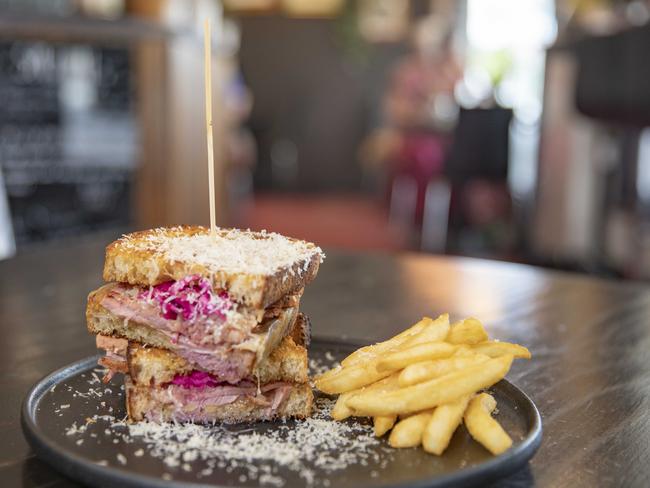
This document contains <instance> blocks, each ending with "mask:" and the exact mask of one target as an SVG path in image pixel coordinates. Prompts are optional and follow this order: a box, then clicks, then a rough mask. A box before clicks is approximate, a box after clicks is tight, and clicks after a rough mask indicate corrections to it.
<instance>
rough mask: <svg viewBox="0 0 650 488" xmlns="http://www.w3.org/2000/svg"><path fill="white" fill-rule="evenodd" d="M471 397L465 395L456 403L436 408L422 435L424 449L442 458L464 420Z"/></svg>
mask: <svg viewBox="0 0 650 488" xmlns="http://www.w3.org/2000/svg"><path fill="white" fill-rule="evenodd" d="M469 399H470V396H469V395H465V396H464V397H461V398H459V399H458V400H456V401H455V402H452V403H446V404H444V405H440V406H439V407H436V409H435V410H434V411H433V415H432V416H431V419H430V420H429V423H427V426H426V427H425V429H424V434H423V435H422V447H424V450H425V451H427V452H430V453H432V454H436V455H437V456H440V455H441V454H442V453H443V452H445V449H447V446H448V445H449V441H450V440H451V436H453V435H454V432H456V429H457V428H458V426H459V425H460V423H461V421H462V420H463V413H464V412H465V409H466V408H467V404H468V403H469Z"/></svg>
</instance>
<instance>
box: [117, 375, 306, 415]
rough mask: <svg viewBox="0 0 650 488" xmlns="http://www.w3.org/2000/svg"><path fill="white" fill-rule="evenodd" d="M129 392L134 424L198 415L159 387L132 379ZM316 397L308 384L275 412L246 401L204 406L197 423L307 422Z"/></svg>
mask: <svg viewBox="0 0 650 488" xmlns="http://www.w3.org/2000/svg"><path fill="white" fill-rule="evenodd" d="M124 385H125V392H126V410H127V414H128V417H129V420H130V421H131V422H139V421H142V420H147V419H148V420H153V421H156V422H171V421H174V420H177V419H178V418H179V416H180V417H187V416H191V415H193V414H195V412H196V406H195V405H190V404H186V405H181V406H179V405H176V404H175V403H174V401H173V400H172V399H171V398H169V397H168V396H167V395H165V394H161V392H162V391H163V390H164V389H162V388H158V387H148V386H138V385H135V384H133V382H132V381H131V380H130V378H129V377H128V376H126V377H125V381H124ZM313 402H314V394H313V393H312V390H311V387H310V386H309V385H308V384H306V383H304V384H301V385H292V388H291V391H290V393H289V395H288V398H287V399H286V400H285V401H284V402H283V403H282V404H281V405H280V406H279V408H277V409H276V410H271V409H269V408H268V407H264V406H261V405H259V403H257V402H256V401H255V400H254V399H253V398H250V397H243V398H239V399H237V400H235V401H234V402H232V403H228V404H226V405H210V404H207V405H205V404H204V405H202V406H201V407H199V408H200V410H201V412H200V414H198V415H200V417H197V418H194V419H192V420H194V421H195V422H202V423H211V422H223V423H240V422H255V421H259V420H273V419H276V418H306V417H308V416H309V415H311V410H312V405H313ZM183 420H184V419H183Z"/></svg>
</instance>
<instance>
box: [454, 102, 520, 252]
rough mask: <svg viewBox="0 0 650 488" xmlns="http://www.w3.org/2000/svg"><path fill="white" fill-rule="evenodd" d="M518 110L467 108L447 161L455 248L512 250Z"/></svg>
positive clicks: (469, 250)
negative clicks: (512, 138) (511, 184)
mask: <svg viewBox="0 0 650 488" xmlns="http://www.w3.org/2000/svg"><path fill="white" fill-rule="evenodd" d="M512 116H513V113H512V110H511V109H506V108H502V107H493V108H486V109H483V108H481V109H461V111H460V114H459V119H458V125H457V127H456V130H455V131H454V137H453V142H452V145H451V148H450V150H449V154H448V157H447V160H446V162H445V175H446V177H447V179H448V180H449V182H450V184H451V196H450V209H449V226H448V232H449V239H448V241H449V242H448V246H449V250H450V252H460V253H463V254H467V253H469V254H472V255H483V256H494V255H504V254H508V253H509V252H510V248H511V247H512V242H511V241H512V239H511V238H510V237H509V236H510V234H512V232H511V229H510V227H511V216H510V208H511V206H510V204H509V202H510V193H509V190H508V163H509V161H508V159H509V130H510V122H511V120H512Z"/></svg>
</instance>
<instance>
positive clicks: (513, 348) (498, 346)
mask: <svg viewBox="0 0 650 488" xmlns="http://www.w3.org/2000/svg"><path fill="white" fill-rule="evenodd" d="M472 351H474V352H477V353H481V354H485V355H486V356H490V357H491V358H498V357H499V356H508V355H510V356H513V357H515V358H521V359H530V358H531V355H530V351H529V350H528V349H526V348H525V347H524V346H520V345H519V344H512V343H510V342H499V341H485V342H479V343H478V344H474V345H473V346H472Z"/></svg>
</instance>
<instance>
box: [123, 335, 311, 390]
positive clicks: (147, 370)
mask: <svg viewBox="0 0 650 488" xmlns="http://www.w3.org/2000/svg"><path fill="white" fill-rule="evenodd" d="M127 363H128V370H129V375H130V377H131V380H132V381H133V383H134V384H136V385H138V386H155V385H163V384H165V383H169V382H170V381H172V380H173V379H174V377H175V376H176V375H177V374H180V375H185V374H188V373H190V372H191V371H193V370H194V369H195V368H194V367H193V365H191V364H190V363H189V362H187V361H186V360H185V359H183V358H182V357H180V356H178V355H177V354H174V353H173V352H171V351H167V350H165V349H159V348H155V347H143V346H142V345H140V344H138V343H135V342H130V343H129V347H128V352H127ZM253 377H254V378H255V379H256V380H257V381H259V382H260V383H262V384H263V383H271V382H273V381H285V382H289V383H306V382H307V380H308V365H307V350H306V349H305V348H304V347H302V346H298V345H296V343H295V342H294V340H293V339H292V338H291V337H285V338H284V339H283V340H282V342H281V343H280V345H279V346H278V347H276V348H275V349H274V350H273V351H272V352H271V354H270V356H269V357H268V358H267V359H266V360H264V361H262V362H261V363H260V364H258V365H256V367H255V370H254V371H253Z"/></svg>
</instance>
